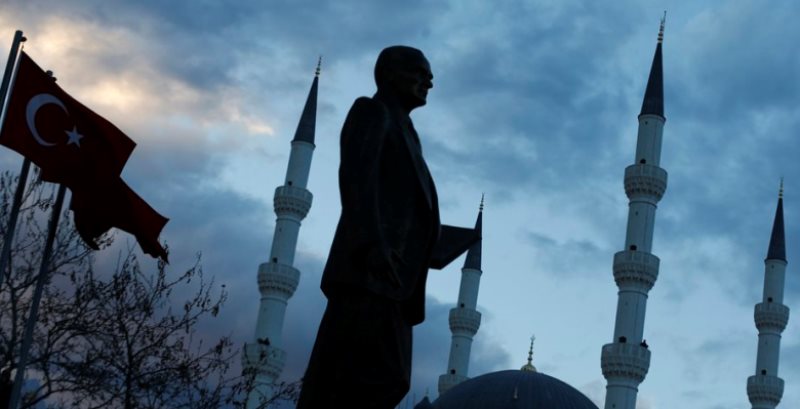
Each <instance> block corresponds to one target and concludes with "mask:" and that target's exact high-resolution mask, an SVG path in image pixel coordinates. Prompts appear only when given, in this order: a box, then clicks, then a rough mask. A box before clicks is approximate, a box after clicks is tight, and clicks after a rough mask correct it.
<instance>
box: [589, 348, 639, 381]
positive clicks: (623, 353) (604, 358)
mask: <svg viewBox="0 0 800 409" xmlns="http://www.w3.org/2000/svg"><path fill="white" fill-rule="evenodd" d="M600 366H601V368H602V369H603V376H604V377H605V378H606V379H612V378H621V379H628V380H632V381H635V382H636V383H637V384H639V383H641V382H642V381H643V380H644V377H645V375H647V370H648V369H649V368H650V350H649V349H647V348H646V347H643V346H641V345H637V344H625V343H619V342H618V343H613V344H606V345H603V351H602V354H601V355H600Z"/></svg>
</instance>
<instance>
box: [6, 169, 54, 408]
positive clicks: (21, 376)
mask: <svg viewBox="0 0 800 409" xmlns="http://www.w3.org/2000/svg"><path fill="white" fill-rule="evenodd" d="M66 191H67V188H66V187H65V186H64V185H59V186H58V194H57V195H56V203H55V204H54V205H53V212H52V214H51V215H50V224H49V226H48V228H47V240H45V245H44V254H42V264H41V265H40V266H39V278H38V279H37V281H36V290H35V291H34V292H33V299H32V300H31V312H30V314H29V315H28V321H27V322H26V323H25V335H24V337H23V338H22V347H21V349H20V352H19V361H18V363H17V374H16V376H15V378H14V387H13V389H12V390H11V398H10V399H9V401H8V407H9V409H17V408H18V407H19V401H20V394H21V391H22V382H23V381H24V380H25V366H26V365H27V361H28V351H29V350H30V348H31V343H32V342H33V329H34V327H36V322H37V321H38V319H39V302H40V301H41V299H42V292H44V285H45V284H46V283H47V279H48V276H49V274H48V271H47V270H48V268H49V267H50V257H51V256H52V255H53V242H54V241H55V237H56V229H57V228H58V219H59V218H60V216H61V207H62V206H63V204H64V194H65V193H66Z"/></svg>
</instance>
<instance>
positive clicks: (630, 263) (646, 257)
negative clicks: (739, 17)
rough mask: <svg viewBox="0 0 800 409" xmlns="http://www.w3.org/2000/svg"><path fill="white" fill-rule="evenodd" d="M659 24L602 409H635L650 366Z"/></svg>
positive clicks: (629, 188)
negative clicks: (647, 335) (647, 326)
mask: <svg viewBox="0 0 800 409" xmlns="http://www.w3.org/2000/svg"><path fill="white" fill-rule="evenodd" d="M663 38H664V20H663V19H662V20H661V27H660V29H659V32H658V44H657V45H656V52H655V55H654V57H653V64H652V66H651V68H650V77H649V79H648V80H647V89H646V91H645V94H644V102H643V104H642V111H641V113H640V114H639V136H638V139H637V142H636V157H635V158H634V164H633V165H631V166H628V167H627V168H626V169H625V193H626V194H627V195H628V199H629V200H630V202H629V205H628V228H627V232H626V234H625V250H623V251H620V252H619V253H617V254H615V255H614V280H615V281H616V283H617V287H619V298H618V301H617V318H616V323H615V325H614V339H613V341H612V343H610V344H606V345H604V346H603V350H602V354H601V367H602V369H603V376H604V377H605V378H606V381H607V386H606V403H605V409H634V408H635V407H636V394H637V392H638V390H639V389H638V388H639V384H640V383H641V382H642V381H643V380H644V377H645V375H646V374H647V370H648V369H649V367H650V350H649V349H648V346H647V343H646V342H644V339H643V333H644V316H645V308H646V307H647V294H648V292H649V291H650V289H651V288H653V284H655V282H656V278H657V277H658V265H659V260H658V257H656V256H654V255H653V254H652V253H651V250H652V247H653V227H654V226H653V225H654V222H655V216H656V204H657V203H658V202H659V200H661V197H662V196H663V195H664V191H665V190H666V188H667V172H666V171H665V170H664V169H662V168H661V167H659V164H660V161H661V136H662V131H663V129H664V122H665V117H664V83H663V73H662V71H663V70H662V63H661V43H662V41H663Z"/></svg>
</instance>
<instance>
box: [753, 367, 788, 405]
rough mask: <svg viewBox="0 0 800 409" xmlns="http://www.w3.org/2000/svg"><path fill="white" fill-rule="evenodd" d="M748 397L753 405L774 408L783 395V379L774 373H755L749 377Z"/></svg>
mask: <svg viewBox="0 0 800 409" xmlns="http://www.w3.org/2000/svg"><path fill="white" fill-rule="evenodd" d="M747 397H748V398H750V403H751V404H753V406H756V405H763V406H769V407H773V408H774V407H776V406H778V403H780V402H781V398H782V397H783V379H781V378H778V377H777V376H772V375H753V376H751V377H749V378H747Z"/></svg>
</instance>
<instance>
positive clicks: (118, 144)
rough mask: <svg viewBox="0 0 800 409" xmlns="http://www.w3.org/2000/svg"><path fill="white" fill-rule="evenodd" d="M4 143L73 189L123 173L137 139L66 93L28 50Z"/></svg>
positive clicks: (23, 55)
mask: <svg viewBox="0 0 800 409" xmlns="http://www.w3.org/2000/svg"><path fill="white" fill-rule="evenodd" d="M5 122H6V123H5V124H4V125H3V130H2V132H1V133H0V144H3V145H5V146H7V147H9V148H11V149H13V150H15V151H17V152H19V153H21V154H22V155H23V156H25V157H26V158H28V159H30V160H31V161H32V162H33V163H35V164H36V165H37V166H39V168H41V169H42V178H43V179H44V180H46V181H48V182H54V183H62V184H64V185H66V186H67V187H68V188H70V189H73V188H75V187H76V186H80V185H81V184H85V183H90V182H89V180H98V179H103V180H107V181H110V180H113V179H115V178H117V177H119V175H120V173H121V172H122V168H123V167H124V166H125V162H126V161H127V160H128V157H129V156H130V155H131V152H132V151H133V148H134V147H135V146H136V143H135V142H133V141H132V140H131V139H130V138H128V137H127V136H126V135H125V134H124V133H123V132H122V131H120V130H119V128H117V127H116V126H114V124H112V123H111V122H108V121H107V120H105V119H104V118H103V117H101V116H100V115H97V114H96V113H94V112H92V110H90V109H89V108H87V107H86V106H84V105H83V104H81V103H80V102H78V101H77V100H75V98H72V97H71V96H69V94H67V93H66V92H64V90H62V89H61V87H59V86H58V85H57V84H56V82H55V81H54V80H53V79H52V78H51V77H50V76H48V75H47V74H46V73H45V72H44V71H43V70H42V69H41V68H39V66H38V65H36V63H35V62H33V60H32V59H31V58H30V57H28V55H27V54H26V53H25V52H22V53H21V56H20V61H19V67H18V69H17V77H16V81H15V83H14V89H13V90H12V91H11V97H10V99H9V102H8V111H7V113H6V121H5Z"/></svg>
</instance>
